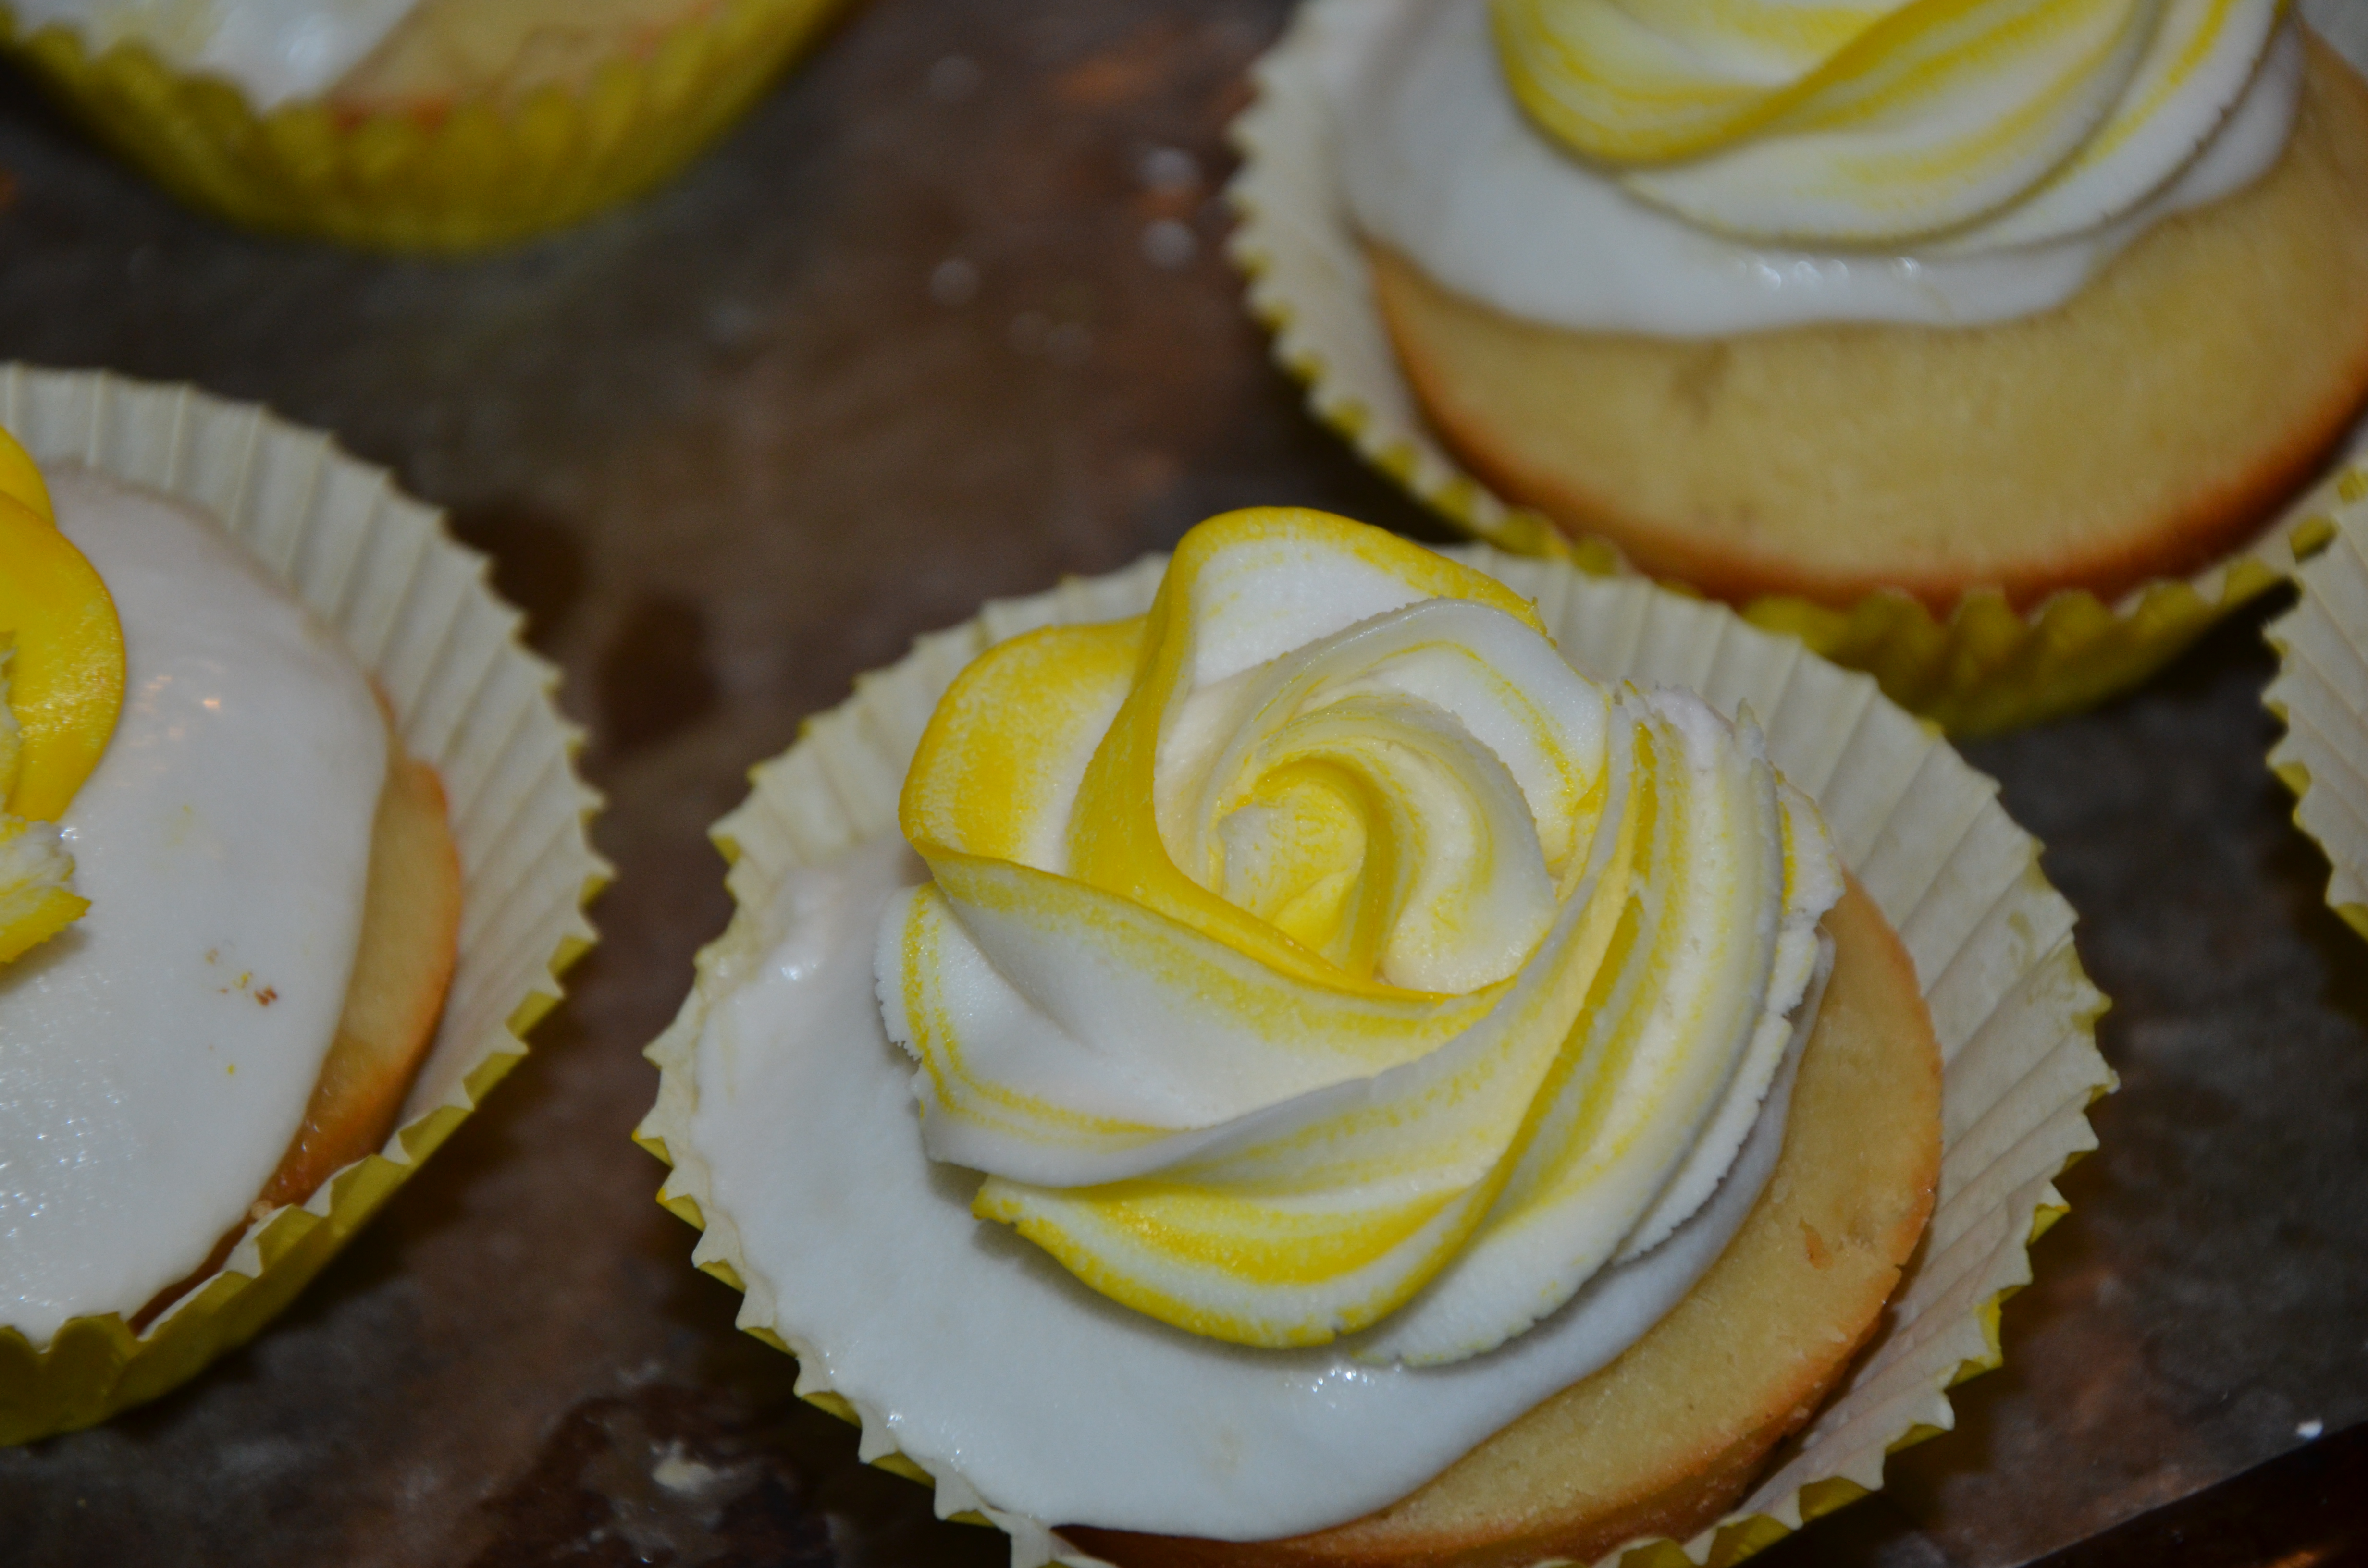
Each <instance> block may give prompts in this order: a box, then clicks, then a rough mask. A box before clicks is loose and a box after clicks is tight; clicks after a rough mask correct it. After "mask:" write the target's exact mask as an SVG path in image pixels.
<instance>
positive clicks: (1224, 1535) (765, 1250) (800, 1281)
mask: <svg viewBox="0 0 2368 1568" xmlns="http://www.w3.org/2000/svg"><path fill="white" fill-rule="evenodd" d="M925 876H926V872H925V870H924V869H923V868H922V867H921V865H920V864H919V862H918V861H917V860H916V859H915V858H914V857H913V856H912V854H911V852H910V851H909V850H908V849H907V848H906V847H905V845H904V844H903V843H902V842H901V841H900V840H898V839H896V838H894V837H889V838H883V839H879V840H875V841H873V842H871V843H870V844H868V845H865V846H862V847H860V849H858V850H856V851H854V852H852V853H850V854H849V855H848V856H847V857H845V858H841V859H840V860H838V861H836V862H834V863H831V864H828V865H825V866H821V867H816V868H813V869H802V870H797V871H793V872H791V873H790V874H789V875H788V876H787V877H786V878H785V879H784V881H783V882H782V884H781V887H780V892H779V893H778V894H777V895H776V897H775V900H774V902H773V903H772V905H771V907H770V908H768V909H767V910H766V911H764V912H763V913H764V918H765V921H766V923H767V929H768V931H771V932H774V933H778V937H777V940H776V941H775V943H774V945H773V946H772V947H771V949H769V950H768V952H767V953H766V954H765V956H764V958H763V959H762V960H761V961H759V962H757V963H755V964H753V965H751V966H749V967H747V968H746V969H745V970H742V971H737V972H734V971H731V970H728V969H727V970H724V971H719V973H718V976H717V980H718V982H719V986H720V990H719V994H718V996H717V999H716V1000H715V1002H714V1004H713V1006H712V1007H711V1008H710V1010H709V1012H708V1014H707V1020H706V1027H705V1028H704V1030H703V1031H702V1033H701V1035H700V1040H699V1043H698V1047H697V1058H696V1067H695V1081H696V1083H697V1085H698V1104H697V1108H696V1110H695V1111H694V1112H693V1113H692V1116H691V1119H690V1140H689V1142H690V1145H691V1148H692V1149H693V1150H694V1151H695V1152H696V1153H697V1154H698V1156H699V1157H700V1159H702V1160H703V1161H704V1162H705V1163H706V1165H707V1166H708V1168H709V1176H710V1188H709V1198H710V1201H711V1205H712V1212H713V1213H714V1215H716V1216H718V1217H728V1219H729V1221H730V1223H731V1224H732V1225H733V1226H734V1229H735V1231H736V1233H737V1235H738V1239H739V1246H738V1249H737V1256H738V1257H739V1259H740V1260H741V1262H742V1264H743V1266H744V1267H746V1268H747V1269H748V1270H749V1271H750V1273H751V1274H752V1275H753V1276H754V1277H755V1279H756V1282H757V1284H758V1285H759V1286H760V1287H761V1289H762V1290H763V1291H764V1292H765V1293H767V1294H768V1295H769V1296H770V1298H771V1299H772V1301H773V1302H774V1306H775V1319H776V1322H777V1323H778V1324H780V1327H781V1331H782V1333H783V1335H784V1336H785V1337H786V1338H787V1339H788V1340H789V1342H790V1345H791V1349H792V1350H793V1351H795V1352H796V1354H797V1355H798V1357H799V1358H800V1361H801V1363H802V1366H803V1373H802V1378H801V1384H800V1386H801V1388H802V1389H809V1390H811V1389H814V1388H825V1389H831V1390H835V1391H837V1392H838V1393H839V1394H840V1395H842V1396H843V1397H845V1398H846V1399H848V1401H849V1402H851V1403H853V1404H854V1405H855V1406H856V1407H857V1408H858V1410H859V1411H860V1412H861V1413H862V1414H863V1415H864V1416H865V1417H866V1421H867V1426H868V1427H869V1428H870V1429H871V1430H874V1431H880V1432H885V1433H887V1434H889V1435H890V1436H891V1437H893V1440H894V1444H895V1446H896V1447H897V1448H898V1449H901V1450H902V1451H903V1452H904V1453H905V1454H907V1455H908V1456H910V1457H911V1458H912V1459H914V1460H916V1461H917V1462H918V1463H920V1464H921V1465H922V1466H924V1467H925V1468H926V1469H928V1471H930V1472H931V1473H932V1474H933V1475H935V1476H936V1477H938V1478H939V1487H940V1498H939V1504H940V1506H941V1507H944V1506H965V1505H963V1504H962V1503H961V1502H955V1503H953V1504H951V1505H949V1503H948V1501H947V1499H948V1498H950V1497H951V1498H954V1499H961V1498H963V1497H964V1496H965V1495H966V1494H968V1495H974V1496H975V1497H976V1498H978V1499H980V1500H982V1501H983V1503H984V1504H985V1506H988V1507H990V1508H992V1509H993V1510H995V1511H996V1513H997V1514H998V1515H999V1516H1002V1517H999V1518H998V1522H1000V1523H1005V1524H1006V1525H1007V1528H1014V1529H1015V1540H1016V1541H1024V1540H1030V1539H1031V1538H1033V1537H1034V1536H1035V1535H1036V1532H1033V1531H1030V1530H1028V1529H1026V1528H1024V1527H1025V1526H1026V1524H1027V1522H1028V1521H1030V1520H1034V1521H1039V1522H1042V1523H1045V1524H1053V1525H1060V1524H1093V1525H1100V1526H1105V1527H1110V1528H1126V1529H1141V1530H1153V1531H1161V1532H1167V1533H1176V1534H1187V1535H1201V1536H1212V1537H1216V1538H1219V1539H1226V1540H1259V1539H1268V1538H1272V1537H1278V1536H1285V1535H1290V1534H1294V1533H1297V1532H1301V1531H1304V1530H1311V1529H1318V1528H1324V1527H1326V1526H1329V1525H1333V1524H1337V1523H1340V1522H1342V1521H1344V1520H1347V1519H1349V1518H1353V1517H1357V1516H1359V1515H1360V1514H1364V1513H1367V1512H1370V1511H1371V1510H1372V1509H1374V1508H1376V1507H1379V1506H1383V1504H1386V1503H1389V1502H1391V1501H1394V1500H1395V1499H1396V1498H1398V1497H1401V1496H1404V1495H1405V1494H1407V1493H1409V1492H1412V1491H1413V1490H1414V1489H1415V1488H1417V1486H1419V1485H1420V1484H1421V1483H1424V1482H1425V1481H1427V1480H1429V1478H1430V1477H1431V1476H1433V1475H1435V1474H1437V1473H1438V1472H1439V1471H1441V1470H1443V1469H1444V1468H1446V1466H1447V1465H1448V1464H1450V1463H1452V1461H1453V1460H1455V1459H1457V1458H1458V1457H1460V1456H1461V1455H1462V1454H1463V1453H1464V1452H1465V1451H1466V1450H1468V1449H1470V1448H1472V1446H1473V1445H1474V1444H1475V1443H1477V1442H1478V1441H1479V1440H1480V1439H1482V1438H1483V1437H1486V1436H1488V1435H1489V1434H1491V1433H1493V1432H1495V1431H1496V1430H1497V1429H1498V1428H1499V1427H1501V1426H1504V1425H1506V1424H1507V1423H1508V1422H1509V1421H1510V1420H1512V1419H1513V1418H1514V1417H1515V1416H1517V1415H1520V1414H1521V1413H1522V1412H1523V1411H1525V1410H1527V1409H1528V1408H1529V1407H1530V1406H1531V1405H1532V1404H1534V1403H1537V1402H1538V1401H1539V1400H1540V1399H1541V1398H1543V1397H1544V1396H1545V1395H1546V1394H1548V1393H1550V1392H1554V1390H1557V1389H1560V1388H1562V1387H1564V1386H1565V1385H1567V1384H1569V1383H1571V1382H1573V1381H1577V1380H1578V1379H1579V1378H1582V1377H1584V1376H1586V1375H1587V1374H1588V1373H1589V1372H1591V1371H1593V1370H1594V1369H1597V1368H1598V1367H1600V1366H1601V1365H1603V1364H1604V1363H1605V1362H1607V1361H1608V1360H1610V1359H1611V1358H1612V1357H1613V1356H1616V1355H1617V1354H1618V1353H1619V1352H1620V1351H1621V1350H1622V1349H1623V1348H1625V1347H1626V1346H1628V1345H1630V1344H1631V1343H1633V1342H1634V1340H1635V1339H1636V1338H1637V1337H1638V1336H1639V1335H1642V1334H1643V1333H1644V1332H1645V1329H1646V1328H1648V1327H1650V1326H1651V1325H1652V1324H1654V1323H1656V1322H1657V1321H1658V1320H1659V1319H1660V1318H1661V1317H1662V1315H1663V1314H1664V1313H1666V1312H1668V1309H1669V1308H1670V1307H1671V1306H1672V1305H1673V1304H1675V1302H1676V1301H1678V1300H1679V1297H1681V1296H1682V1295H1683V1294H1684V1293H1685V1291H1686V1290H1688V1289H1689V1288H1690V1287H1691V1284H1692V1282H1693V1280H1694V1279H1695V1278H1697V1277H1698V1276H1699V1275H1700V1273H1701V1272H1702V1269H1704V1268H1706V1267H1709V1265H1710V1263H1711V1262H1712V1261H1713V1260H1714V1259H1715V1258H1716V1256H1718V1254H1719V1253H1720V1252H1721V1251H1722V1250H1723V1249H1724V1248H1725V1244H1726V1242H1727V1241H1728V1239H1729V1238H1730V1237H1731V1236H1732V1235H1733V1233H1735V1231H1736V1229H1737V1228H1738V1227H1739V1226H1740V1225H1741V1224H1742V1222H1743V1220H1744V1219H1745V1217H1746V1216H1747V1215H1748V1213H1749V1211H1750V1209H1751V1206H1752V1204H1753V1203H1754V1202H1755V1201H1756V1200H1757V1199H1758V1197H1759V1192H1760V1190H1761V1188H1762V1187H1764V1186H1765V1184H1766V1182H1767V1179H1768V1176H1769V1173H1770V1170H1772V1169H1773V1167H1774V1164H1775V1160H1776V1156H1777V1154H1778V1153H1779V1152H1780V1150H1781V1148H1782V1138H1783V1123H1784V1111H1785V1108H1786V1107H1787V1106H1788V1105H1789V1103H1790V1096H1791V1093H1792V1063H1793V1061H1794V1060H1795V1059H1796V1055H1797V1051H1798V1048H1799V1044H1800V1041H1801V1039H1802V1038H1803V1037H1804V1034H1805V1029H1801V1030H1796V1031H1794V1033H1793V1035H1792V1036H1791V1037H1790V1038H1791V1044H1790V1046H1789V1047H1788V1048H1787V1051H1786V1052H1785V1055H1784V1064H1783V1065H1782V1068H1781V1070H1780V1071H1779V1072H1778V1073H1777V1074H1776V1077H1775V1080H1774V1082H1773V1084H1772V1085H1770V1089H1769V1092H1768V1096H1767V1099H1766V1101H1765V1103H1764V1105H1763V1106H1762V1107H1761V1108H1759V1111H1758V1114H1757V1117H1756V1119H1754V1121H1753V1123H1752V1131H1751V1133H1750V1136H1749V1137H1748V1139H1747V1140H1746V1141H1745V1142H1744V1143H1743V1146H1742V1150H1741V1152H1740V1153H1739V1154H1738V1155H1737V1156H1736V1160H1735V1164H1734V1165H1733V1168H1732V1169H1731V1170H1730V1171H1729V1172H1728V1173H1727V1176H1726V1178H1725V1181H1724V1182H1723V1183H1722V1184H1720V1185H1719V1187H1718V1188H1717V1190H1716V1192H1715V1193H1714V1194H1713V1196H1712V1197H1711V1199H1710V1201H1709V1202H1708V1203H1707V1204H1705V1205H1704V1206H1703V1207H1702V1209H1701V1210H1699V1211H1698V1212H1697V1213H1695V1214H1694V1216H1693V1217H1692V1218H1691V1220H1689V1221H1686V1222H1685V1223H1684V1224H1683V1225H1681V1226H1679V1228H1678V1229H1677V1231H1676V1232H1675V1233H1674V1234H1672V1235H1671V1236H1670V1237H1669V1238H1668V1240H1667V1241H1665V1242H1664V1243H1663V1244H1661V1245H1660V1246H1658V1247H1656V1249H1654V1250H1653V1251H1651V1252H1648V1253H1646V1254H1645V1256H1642V1257H1641V1258H1638V1259H1635V1260H1634V1261H1632V1262H1629V1263H1625V1264H1622V1265H1619V1266H1617V1267H1612V1268H1610V1269H1607V1270H1606V1271H1604V1272H1603V1273H1601V1274H1599V1275H1598V1276H1596V1278H1594V1279H1593V1280H1592V1281H1591V1282H1590V1283H1589V1284H1588V1286H1587V1287H1586V1288H1585V1289H1584V1290H1581V1291H1580V1292H1579V1294H1578V1295H1577V1297H1576V1298H1575V1299H1573V1300H1572V1301H1569V1302H1568V1303H1566V1304H1565V1306H1564V1307H1563V1308H1562V1309H1561V1310H1560V1311H1559V1312H1556V1313H1555V1314H1554V1315H1553V1316H1551V1317H1549V1318H1548V1319H1546V1320H1545V1321H1544V1322H1543V1323H1541V1324H1538V1325H1537V1326H1536V1327H1535V1328H1533V1329H1531V1331H1530V1332H1529V1333H1527V1334H1525V1335H1521V1336H1520V1338H1518V1339H1515V1340H1513V1341H1512V1342H1510V1343H1509V1344H1508V1345H1506V1346H1503V1347H1501V1348H1499V1349H1497V1350H1496V1351H1493V1352H1491V1353H1490V1354H1488V1355H1486V1356H1481V1357H1476V1358H1472V1359H1470V1360H1465V1361H1461V1362H1458V1363H1455V1364H1453V1365H1451V1366H1446V1367H1431V1368H1408V1367H1404V1366H1395V1365H1389V1366H1377V1365H1372V1364H1368V1363H1366V1362H1362V1361H1360V1360H1359V1359H1357V1358H1356V1357H1355V1356H1354V1354H1353V1348H1354V1342H1353V1340H1343V1341H1339V1342H1336V1343H1335V1344H1333V1345H1331V1346H1324V1347H1321V1348H1315V1349H1304V1350H1255V1349H1246V1348H1240V1347H1236V1346H1227V1345H1224V1344H1221V1343H1218V1342H1216V1341H1213V1340H1210V1339H1205V1338H1201V1337H1199V1336H1196V1335H1190V1334H1187V1333H1184V1332H1182V1331H1180V1330H1178V1329H1173V1328H1169V1327H1167V1326H1166V1325H1165V1324H1160V1323H1157V1322H1156V1321H1154V1320H1152V1319H1150V1318H1148V1317H1145V1316H1144V1315H1142V1314H1141V1313H1138V1312H1133V1311H1130V1310H1128V1309H1127V1308H1124V1307H1121V1306H1119V1305H1117V1304H1115V1303H1113V1302H1111V1301H1108V1300H1106V1299H1105V1298H1103V1297H1101V1296H1099V1295H1097V1294H1095V1293H1094V1292H1093V1291H1091V1290H1087V1289H1086V1288H1085V1287H1084V1286H1083V1285H1081V1284H1079V1283H1078V1282H1077V1281H1076V1279H1074V1278H1071V1277H1070V1276H1069V1275H1068V1274H1067V1273H1066V1272H1065V1271H1064V1270H1063V1269H1062V1268H1061V1267H1059V1266H1058V1265H1057V1264H1055V1263H1054V1262H1053V1260H1052V1259H1051V1258H1050V1257H1049V1256H1046V1255H1045V1254H1043V1253H1042V1252H1041V1251H1039V1250H1038V1249H1037V1248H1035V1247H1034V1246H1032V1245H1030V1244H1028V1243H1026V1242H1024V1241H1022V1240H1020V1239H1019V1238H1018V1237H1016V1236H1014V1235H1012V1234H1011V1233H1008V1232H1007V1231H1004V1230H1003V1229H1001V1228H1000V1227H997V1226H993V1225H983V1224H981V1223H980V1222H979V1221H977V1220H975V1219H974V1218H973V1217H972V1214H971V1211H970V1202H971V1199H972V1196H973V1191H974V1190H975V1188H976V1187H977V1185H978V1178H977V1177H976V1176H973V1175H971V1174H969V1173H966V1172H963V1171H962V1170H959V1169H957V1168H955V1167H952V1166H948V1165H939V1164H934V1163H932V1162H931V1161H929V1160H928V1159H927V1158H926V1157H925V1156H924V1154H923V1153H922V1149H921V1135H920V1127H919V1122H918V1119H917V1118H916V1114H915V1108H914V1102H913V1097H912V1092H911V1089H910V1088H909V1086H908V1083H909V1080H910V1078H911V1074H912V1063H911V1062H910V1061H909V1059H907V1058H906V1057H905V1054H904V1053H903V1051H900V1050H898V1049H897V1048H896V1047H895V1046H894V1045H893V1044H891V1043H890V1041H889V1040H888V1039H887V1037H886V1035H885V1034H884V1032H883V1031H882V1028H881V1024H880V1016H879V1007H878V1005H877V1002H876V999H875V997H874V994H873V987H872V963H871V960H872V932H873V930H874V928H875V926H876V925H877V924H878V920H879V916H880V913H881V911H882V908H883V907H884V906H885V905H886V903H888V901H889V899H890V897H891V896H892V895H893V894H894V892H895V891H896V890H897V889H899V888H902V887H906V886H912V885H916V884H918V883H919V882H920V881H922V879H923V878H924V877H925ZM1816 1000H1817V998H1816V994H1814V992H1813V994H1811V995H1810V997H1809V998H1808V999H1807V1001H1806V1002H1805V1003H1804V1006H1802V1008H1801V1009H1800V1011H1799V1013H1798V1015H1797V1017H1799V1018H1801V1019H1807V1018H1811V1017H1814V1016H1815V1010H1816ZM867 1451H868V1450H867ZM1015 1561H1016V1562H1017V1561H1019V1558H1018V1557H1015Z"/></svg>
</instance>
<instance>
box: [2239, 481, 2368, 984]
mask: <svg viewBox="0 0 2368 1568" xmlns="http://www.w3.org/2000/svg"><path fill="white" fill-rule="evenodd" d="M2334 499H2335V502H2336V506H2335V508H2334V512H2333V516H2332V519H2331V522H2332V527H2331V530H2330V531H2331V536H2332V537H2330V538H2329V540H2328V543H2327V547H2326V548H2325V549H2324V550H2323V551H2320V552H2319V553H2318V554H2317V556H2315V557H2313V558H2312V559H2311V560H2309V561H2306V562H2304V563H2303V565H2302V567H2301V569H2300V570H2299V571H2298V572H2297V573H2296V574H2295V583H2296V585H2297V586H2298V587H2299V588H2300V590H2301V597H2300V600H2299V602H2297V603H2296V604H2295V606H2294V608H2293V609H2292V610H2290V611H2288V612H2287V613H2286V614H2285V615H2284V616H2283V617H2282V618H2281V619H2278V620H2276V621H2275V622H2273V623H2271V626H2270V629H2269V639H2270V642H2271V646H2272V647H2274V648H2276V649H2277V651H2278V678H2277V679H2276V680H2274V681H2272V682H2271V684H2270V689H2269V691H2268V692H2267V693H2266V695H2265V697H2264V700H2265V701H2266V702H2268V704H2269V706H2270V710H2271V712H2273V713H2275V714H2276V715H2277V716H2278V717H2279V718H2280V719H2283V721H2285V724H2286V735H2285V738H2284V739H2283V740H2282V741H2280V742H2279V743H2278V744H2277V747H2276V749H2274V750H2273V751H2271V753H2270V767H2271V768H2272V769H2274V770H2275V771H2276V773H2277V775H2278V777H2279V778H2283V779H2284V780H2285V782H2286V784H2287V785H2288V786H2289V787H2290V788H2291V789H2292V790H2294V797H2295V801H2294V821H2295V823H2296V824H2299V825H2300V826H2301V828H2302V830H2303V831H2304V832H2305V833H2307V834H2309V835H2310V836H2311V837H2312V838H2314V839H2316V840H2317V842H2318V846H2319V847H2320V848H2321V849H2324V850H2325V851H2326V852H2327V858H2328V860H2329V861H2331V862H2332V863H2333V865H2334V868H2335V869H2334V874H2333V876H2331V877H2330V878H2329V879H2328V888H2327V902H2328V904H2329V905H2330V906H2331V907H2332V908H2333V909H2334V910H2335V912H2336V913H2337V914H2339V915H2342V916H2343V918H2344V919H2345V920H2347V921H2349V922H2351V928H2352V929H2353V930H2355V931H2357V932H2359V933H2360V934H2361V936H2362V937H2368V468H2363V467H2357V466H2354V467H2350V468H2347V469H2345V470H2344V471H2343V472H2341V473H2340V474H2339V475H2337V476H2336V480H2335V484H2334Z"/></svg>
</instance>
